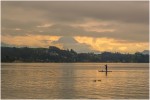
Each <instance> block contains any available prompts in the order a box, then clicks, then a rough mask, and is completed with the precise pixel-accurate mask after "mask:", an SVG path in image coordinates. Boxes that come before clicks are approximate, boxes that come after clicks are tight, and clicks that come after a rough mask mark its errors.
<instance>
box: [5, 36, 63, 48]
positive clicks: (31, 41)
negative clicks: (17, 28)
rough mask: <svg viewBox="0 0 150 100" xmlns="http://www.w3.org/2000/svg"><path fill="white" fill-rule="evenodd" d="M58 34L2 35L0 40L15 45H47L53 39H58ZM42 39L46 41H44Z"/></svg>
mask: <svg viewBox="0 0 150 100" xmlns="http://www.w3.org/2000/svg"><path fill="white" fill-rule="evenodd" d="M59 38H60V37H58V36H46V35H44V36H43V35H36V36H35V35H26V36H13V37H12V36H9V35H7V36H3V38H2V42H3V43H6V44H9V45H15V46H27V47H49V46H50V45H51V43H52V42H53V41H56V40H58V39H59ZM44 41H47V42H46V43H45V42H44Z"/></svg>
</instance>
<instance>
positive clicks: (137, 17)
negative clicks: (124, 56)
mask: <svg viewBox="0 0 150 100" xmlns="http://www.w3.org/2000/svg"><path fill="white" fill-rule="evenodd" d="M1 13H2V36H4V35H12V36H16V35H26V34H35V35H36V34H40V35H50V36H70V37H73V36H88V37H94V38H101V37H106V38H114V39H119V40H126V41H133V42H148V35H149V34H148V33H149V25H148V23H149V2H148V1H134V2H132V1H107V2H104V1H94V2H93V1H86V2H85V1H71V2H69V1H63V2H58V1H57V2H56V1H13V2H12V1H7V2H5V1H2V9H1ZM87 19H92V20H94V21H97V22H101V21H104V22H105V21H107V22H113V24H110V25H107V26H100V25H99V26H91V27H93V28H97V29H109V28H113V29H115V31H114V32H96V31H87V30H86V29H84V28H83V27H73V26H72V25H73V24H81V23H86V22H87ZM47 23H50V24H52V26H50V27H37V26H39V25H42V24H47ZM16 28H19V29H21V30H20V31H18V30H15V29H16ZM70 41H71V40H70Z"/></svg>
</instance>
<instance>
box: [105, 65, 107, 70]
mask: <svg viewBox="0 0 150 100" xmlns="http://www.w3.org/2000/svg"><path fill="white" fill-rule="evenodd" d="M105 70H106V72H107V64H106V65H105Z"/></svg>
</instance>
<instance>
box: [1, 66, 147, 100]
mask: <svg viewBox="0 0 150 100" xmlns="http://www.w3.org/2000/svg"><path fill="white" fill-rule="evenodd" d="M103 66H104V63H16V64H15V63H2V67H1V91H2V92H1V97H2V98H7V99H32V98H34V99H104V98H106V99H122V98H124V99H128V98H132V99H136V98H138V99H141V98H142V99H148V98H149V64H148V63H147V64H138V63H129V64H126V63H109V64H108V70H112V71H113V72H109V73H107V75H106V73H105V72H98V70H104V67H103Z"/></svg>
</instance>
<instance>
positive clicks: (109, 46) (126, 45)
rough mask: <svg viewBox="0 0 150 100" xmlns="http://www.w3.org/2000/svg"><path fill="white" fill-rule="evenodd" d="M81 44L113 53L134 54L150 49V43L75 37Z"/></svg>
mask: <svg viewBox="0 0 150 100" xmlns="http://www.w3.org/2000/svg"><path fill="white" fill-rule="evenodd" d="M75 39H76V40H77V41H78V42H79V43H85V44H87V45H89V46H91V48H92V49H93V50H97V51H100V52H102V51H111V52H122V53H128V52H130V53H134V52H137V51H143V49H144V50H147V49H148V46H149V43H143V42H138V43H137V42H135V43H134V42H133V43H131V42H128V41H121V42H120V41H119V40H114V39H113V38H91V37H75Z"/></svg>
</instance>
